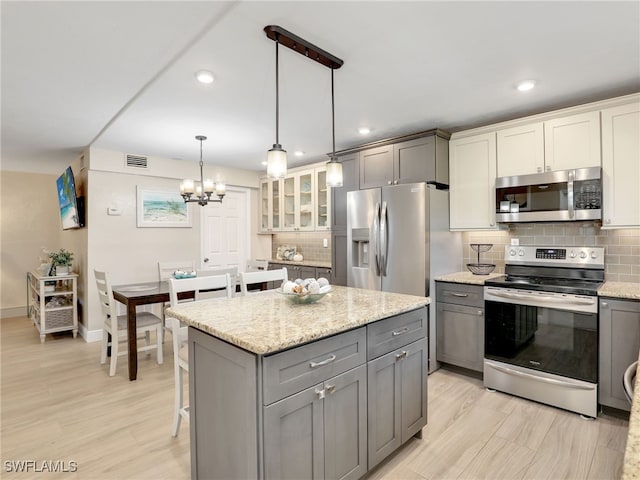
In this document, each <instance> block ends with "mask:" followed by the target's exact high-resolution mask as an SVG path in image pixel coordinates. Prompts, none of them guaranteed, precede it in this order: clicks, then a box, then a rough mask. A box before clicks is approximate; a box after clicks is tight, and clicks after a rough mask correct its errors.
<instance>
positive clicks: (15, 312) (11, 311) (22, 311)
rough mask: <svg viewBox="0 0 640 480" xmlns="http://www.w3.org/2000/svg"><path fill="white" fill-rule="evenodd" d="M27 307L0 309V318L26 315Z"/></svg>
mask: <svg viewBox="0 0 640 480" xmlns="http://www.w3.org/2000/svg"><path fill="white" fill-rule="evenodd" d="M26 316H27V307H26V306H23V307H8V308H1V309H0V319H2V318H14V317H26Z"/></svg>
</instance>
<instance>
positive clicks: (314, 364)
mask: <svg viewBox="0 0 640 480" xmlns="http://www.w3.org/2000/svg"><path fill="white" fill-rule="evenodd" d="M335 359H336V356H335V355H331V356H330V357H329V358H327V359H326V360H322V361H321V362H309V366H310V367H311V368H316V367H321V366H323V365H326V364H327V363H331V362H333V361H334V360H335Z"/></svg>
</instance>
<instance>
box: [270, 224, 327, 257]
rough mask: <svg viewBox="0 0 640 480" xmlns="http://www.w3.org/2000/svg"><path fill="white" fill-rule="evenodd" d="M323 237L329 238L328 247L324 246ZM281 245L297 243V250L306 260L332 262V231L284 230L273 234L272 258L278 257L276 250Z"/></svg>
mask: <svg viewBox="0 0 640 480" xmlns="http://www.w3.org/2000/svg"><path fill="white" fill-rule="evenodd" d="M323 239H326V240H327V248H324V247H323V246H322V241H323ZM280 245H295V246H296V247H297V252H298V253H301V254H302V256H303V257H304V259H305V260H309V261H317V262H329V263H330V262H331V232H330V231H326V232H300V233H296V232H283V233H275V234H273V237H272V240H271V258H276V251H277V250H278V247H279V246H280Z"/></svg>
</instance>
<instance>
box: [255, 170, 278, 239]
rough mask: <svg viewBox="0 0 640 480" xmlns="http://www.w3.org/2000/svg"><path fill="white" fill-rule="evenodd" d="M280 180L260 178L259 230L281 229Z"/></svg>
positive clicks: (263, 231) (266, 231)
mask: <svg viewBox="0 0 640 480" xmlns="http://www.w3.org/2000/svg"><path fill="white" fill-rule="evenodd" d="M280 190H281V182H280V180H278V179H276V180H272V179H267V178H265V179H262V180H261V181H260V231H261V232H262V233H269V232H273V231H279V230H281V229H282V228H281V218H280V217H281V214H280V212H281V196H280Z"/></svg>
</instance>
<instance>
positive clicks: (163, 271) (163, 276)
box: [158, 260, 196, 343]
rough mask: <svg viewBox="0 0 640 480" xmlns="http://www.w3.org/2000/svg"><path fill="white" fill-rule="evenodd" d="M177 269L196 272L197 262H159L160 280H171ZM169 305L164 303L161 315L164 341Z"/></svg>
mask: <svg viewBox="0 0 640 480" xmlns="http://www.w3.org/2000/svg"><path fill="white" fill-rule="evenodd" d="M176 270H180V271H182V272H188V273H191V272H195V270H196V264H195V262H194V261H193V260H172V261H168V262H158V280H159V281H161V282H162V281H163V280H169V279H170V278H172V277H173V273H174V272H175V271H176ZM168 306H169V302H165V303H163V304H162V306H161V308H162V310H161V313H160V316H161V318H162V327H163V330H162V343H164V331H165V330H167V325H166V319H165V314H164V311H165V309H166V308H167V307H168Z"/></svg>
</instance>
